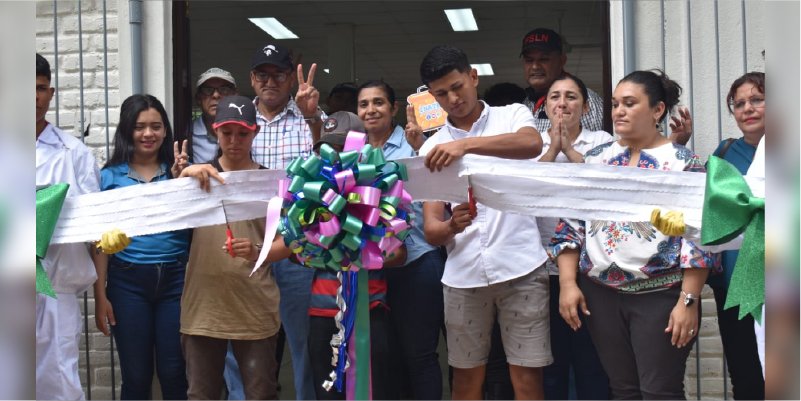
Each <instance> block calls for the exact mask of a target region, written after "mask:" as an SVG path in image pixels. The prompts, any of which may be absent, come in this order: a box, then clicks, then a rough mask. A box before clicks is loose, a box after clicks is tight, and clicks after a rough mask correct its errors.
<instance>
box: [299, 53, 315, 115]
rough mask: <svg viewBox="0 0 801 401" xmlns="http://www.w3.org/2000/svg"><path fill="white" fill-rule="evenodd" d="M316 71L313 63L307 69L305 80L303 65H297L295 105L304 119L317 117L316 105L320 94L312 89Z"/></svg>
mask: <svg viewBox="0 0 801 401" xmlns="http://www.w3.org/2000/svg"><path fill="white" fill-rule="evenodd" d="M316 71H317V64H316V63H314V64H312V65H311V68H309V75H308V77H307V78H304V76H303V64H298V73H297V76H298V93H297V94H296V95H295V103H297V104H298V108H299V109H300V111H301V113H303V117H304V118H314V117H318V116H317V104H318V103H319V101H320V92H318V91H317V89H316V88H315V87H314V85H313V83H314V73H315V72H316Z"/></svg>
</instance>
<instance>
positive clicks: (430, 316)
mask: <svg viewBox="0 0 801 401" xmlns="http://www.w3.org/2000/svg"><path fill="white" fill-rule="evenodd" d="M444 270H445V261H444V260H443V258H442V254H441V253H440V251H439V250H438V249H435V250H432V251H429V252H427V253H425V254H424V255H423V256H420V257H419V258H417V259H416V260H414V261H413V262H411V263H409V264H408V265H406V266H403V267H399V268H393V269H386V270H385V271H386V277H387V302H388V303H389V307H390V311H391V313H390V314H389V316H390V322H391V324H392V326H391V327H392V328H393V330H395V333H396V336H397V339H398V343H399V349H398V351H399V354H400V355H402V360H403V361H402V363H403V367H404V368H405V370H406V372H407V374H408V379H409V383H408V389H405V391H406V392H407V393H408V394H410V395H411V396H412V397H413V398H414V399H417V400H439V399H442V370H441V369H440V366H439V355H438V354H437V345H438V344H439V333H440V330H442V328H443V322H444V310H445V307H444V305H443V301H442V283H441V280H442V273H443V272H444Z"/></svg>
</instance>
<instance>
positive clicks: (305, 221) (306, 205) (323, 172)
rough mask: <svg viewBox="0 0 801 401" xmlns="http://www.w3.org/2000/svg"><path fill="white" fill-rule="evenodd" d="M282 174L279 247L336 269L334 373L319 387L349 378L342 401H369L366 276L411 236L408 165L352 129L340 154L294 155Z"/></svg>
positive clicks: (338, 384)
mask: <svg viewBox="0 0 801 401" xmlns="http://www.w3.org/2000/svg"><path fill="white" fill-rule="evenodd" d="M286 170H287V176H288V178H287V179H284V180H281V181H280V182H279V188H278V193H279V196H281V197H282V198H283V200H284V202H283V206H282V209H281V224H280V227H279V231H280V232H281V234H282V235H283V236H284V242H285V243H286V244H287V246H288V247H289V248H290V249H291V250H292V252H293V253H294V254H295V257H296V258H297V260H298V261H299V262H300V263H301V264H303V265H304V266H307V267H314V268H319V269H328V270H334V271H339V272H341V273H340V274H339V276H340V282H341V286H340V290H339V294H338V295H337V305H338V306H339V308H340V311H339V313H337V316H336V319H335V320H336V324H337V327H338V329H339V331H338V332H337V333H336V334H334V336H333V338H332V348H333V355H334V357H333V360H332V365H333V366H334V369H333V371H332V372H331V375H330V379H331V380H328V381H326V382H325V383H323V386H324V387H325V388H326V389H328V390H330V389H331V388H336V389H337V391H342V390H343V383H342V380H343V378H344V377H345V375H346V374H347V377H348V380H347V385H346V386H344V387H345V391H346V398H347V399H370V398H372V391H371V385H370V383H371V378H370V311H369V309H370V306H369V292H368V289H369V284H368V277H367V273H368V270H375V269H381V268H382V267H383V266H384V258H386V257H388V256H390V255H391V254H392V253H393V252H395V251H396V250H397V249H398V248H400V247H401V245H403V240H404V239H405V238H406V237H407V236H408V235H409V232H410V229H411V224H412V219H413V217H414V216H413V214H412V211H411V202H412V197H411V196H410V195H409V193H408V192H406V190H405V189H404V188H403V181H406V180H407V179H408V175H407V172H406V166H405V165H403V164H399V163H396V162H393V161H386V160H385V159H384V154H383V152H382V150H381V149H376V148H373V147H372V146H371V145H369V144H367V135H366V134H364V133H360V132H354V131H351V132H350V133H348V135H347V137H346V139H345V145H344V148H343V150H342V152H336V151H335V150H334V149H333V148H332V147H331V146H329V145H328V144H323V145H322V146H321V147H320V155H319V156H316V155H311V156H308V157H306V158H297V159H295V160H293V161H292V163H290V164H289V166H287V169H286ZM268 209H269V208H268ZM269 220H270V212H269V211H268V221H269ZM357 360H358V361H359V362H358V363H357Z"/></svg>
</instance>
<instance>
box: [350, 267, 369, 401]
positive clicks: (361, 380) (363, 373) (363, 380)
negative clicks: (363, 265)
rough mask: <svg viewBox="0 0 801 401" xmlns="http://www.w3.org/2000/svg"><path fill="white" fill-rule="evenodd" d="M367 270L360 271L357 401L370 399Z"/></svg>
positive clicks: (356, 329) (357, 298)
mask: <svg viewBox="0 0 801 401" xmlns="http://www.w3.org/2000/svg"><path fill="white" fill-rule="evenodd" d="M368 273H369V271H368V270H367V269H359V272H358V273H356V274H358V280H359V293H358V296H357V297H356V322H355V327H354V330H353V335H354V336H356V361H357V362H356V391H355V393H356V394H355V396H356V399H357V400H369V399H370V283H369V280H368Z"/></svg>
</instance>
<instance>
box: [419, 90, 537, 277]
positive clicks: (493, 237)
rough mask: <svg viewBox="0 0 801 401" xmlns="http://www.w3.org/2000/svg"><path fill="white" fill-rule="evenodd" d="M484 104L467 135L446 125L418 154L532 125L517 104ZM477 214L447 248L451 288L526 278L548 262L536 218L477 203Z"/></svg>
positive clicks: (446, 267)
mask: <svg viewBox="0 0 801 401" xmlns="http://www.w3.org/2000/svg"><path fill="white" fill-rule="evenodd" d="M482 103H483V105H484V110H482V112H481V115H480V116H479V117H478V120H476V122H475V123H473V126H472V127H471V128H470V130H469V131H464V130H461V129H459V128H456V127H454V126H453V125H451V123H450V121H448V122H447V123H446V124H445V126H444V127H442V128H440V130H439V131H437V132H436V133H435V134H434V135H432V136H431V138H429V139H428V140H427V141H426V142H425V143H424V144H423V146H422V147H421V148H420V155H426V154H427V153H428V152H429V151H430V150H431V148H433V147H434V146H435V145H437V144H440V143H447V142H451V141H454V140H457V139H463V138H468V137H477V136H492V135H499V134H505V133H509V132H517V130H519V129H521V128H523V127H532V128H533V127H534V118H533V116H532V115H531V111H529V110H528V109H527V108H526V107H525V106H523V105H521V104H512V105H509V106H503V107H490V106H488V105H487V104H486V103H484V102H483V101H482ZM434 174H436V173H434ZM477 212H478V213H477V215H476V218H475V219H474V220H473V223H472V224H471V225H469V226H467V228H466V229H465V230H464V231H463V232H462V233H460V234H456V236H455V237H454V238H453V239H452V240H451V241H449V242H448V243H447V244H446V245H445V247H446V249H447V251H448V259H447V261H446V262H445V274H444V275H443V276H442V283H443V284H445V285H447V286H449V287H455V288H475V287H486V286H488V285H490V284H497V283H502V282H505V281H509V280H512V279H514V278H518V277H521V276H524V275H526V274H528V273H530V272H532V271H534V269H536V268H537V267H539V266H540V265H542V264H543V262H545V260H547V259H548V256H547V254H546V253H545V249H543V247H542V243H541V241H540V233H539V230H538V229H537V220H536V218H535V217H533V216H522V215H519V214H513V213H504V212H501V211H498V210H495V209H492V208H489V207H486V206H484V205H482V204H480V203H479V204H478V205H477Z"/></svg>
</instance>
